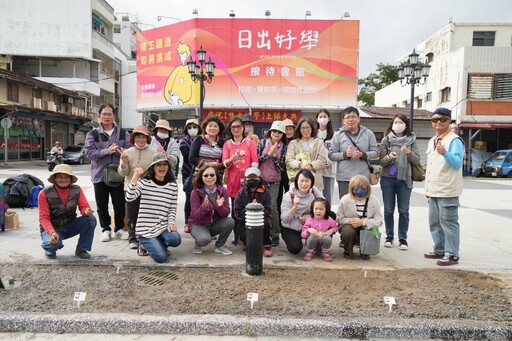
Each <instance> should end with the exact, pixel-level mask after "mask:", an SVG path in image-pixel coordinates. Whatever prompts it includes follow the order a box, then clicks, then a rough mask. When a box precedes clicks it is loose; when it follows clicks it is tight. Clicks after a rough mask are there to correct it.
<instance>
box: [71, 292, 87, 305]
mask: <svg viewBox="0 0 512 341" xmlns="http://www.w3.org/2000/svg"><path fill="white" fill-rule="evenodd" d="M85 296H87V293H85V292H80V291H77V292H75V296H74V297H73V301H76V304H77V306H78V308H80V302H82V301H85Z"/></svg>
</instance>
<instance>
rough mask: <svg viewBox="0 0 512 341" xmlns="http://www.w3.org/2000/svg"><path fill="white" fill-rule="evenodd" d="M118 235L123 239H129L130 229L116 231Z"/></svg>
mask: <svg viewBox="0 0 512 341" xmlns="http://www.w3.org/2000/svg"><path fill="white" fill-rule="evenodd" d="M116 237H117V238H120V239H121V240H128V238H129V237H130V234H129V233H128V231H125V230H119V231H117V232H116Z"/></svg>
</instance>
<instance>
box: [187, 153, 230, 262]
mask: <svg viewBox="0 0 512 341" xmlns="http://www.w3.org/2000/svg"><path fill="white" fill-rule="evenodd" d="M190 208H191V212H190V216H189V217H188V224H189V225H190V235H191V236H192V237H193V238H194V240H195V246H194V249H193V250H192V252H193V253H195V254H201V253H203V247H204V246H206V245H208V244H210V243H211V242H212V237H214V236H217V235H218V239H217V241H216V242H215V249H214V251H215V252H217V253H221V254H223V255H226V256H227V255H230V254H231V253H232V252H231V250H229V249H228V248H227V247H226V246H225V244H226V241H227V240H228V237H229V235H230V233H231V231H232V230H233V227H234V226H235V221H234V220H233V218H231V217H228V215H229V213H230V210H229V196H228V191H227V190H226V188H224V186H223V185H222V176H221V172H220V170H219V167H218V164H217V163H206V164H204V165H203V167H202V168H201V169H200V170H199V172H198V173H197V174H196V175H195V177H194V189H193V190H192V193H191V194H190Z"/></svg>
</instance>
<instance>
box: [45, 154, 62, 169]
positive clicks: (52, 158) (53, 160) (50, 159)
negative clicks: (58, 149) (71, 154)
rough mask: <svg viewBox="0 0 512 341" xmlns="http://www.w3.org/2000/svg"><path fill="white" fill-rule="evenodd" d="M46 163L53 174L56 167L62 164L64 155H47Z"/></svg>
mask: <svg viewBox="0 0 512 341" xmlns="http://www.w3.org/2000/svg"><path fill="white" fill-rule="evenodd" d="M46 163H47V164H48V170H49V171H50V172H51V171H52V170H53V169H54V168H55V166H56V165H60V164H61V163H62V154H58V153H51V152H48V153H46Z"/></svg>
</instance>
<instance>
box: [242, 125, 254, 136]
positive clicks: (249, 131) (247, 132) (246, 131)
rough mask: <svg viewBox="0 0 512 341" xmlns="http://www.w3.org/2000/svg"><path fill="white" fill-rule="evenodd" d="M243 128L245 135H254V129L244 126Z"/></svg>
mask: <svg viewBox="0 0 512 341" xmlns="http://www.w3.org/2000/svg"><path fill="white" fill-rule="evenodd" d="M244 127H245V133H246V134H249V133H254V127H253V126H249V125H246V126H244Z"/></svg>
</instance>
